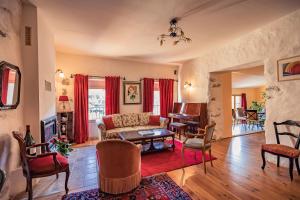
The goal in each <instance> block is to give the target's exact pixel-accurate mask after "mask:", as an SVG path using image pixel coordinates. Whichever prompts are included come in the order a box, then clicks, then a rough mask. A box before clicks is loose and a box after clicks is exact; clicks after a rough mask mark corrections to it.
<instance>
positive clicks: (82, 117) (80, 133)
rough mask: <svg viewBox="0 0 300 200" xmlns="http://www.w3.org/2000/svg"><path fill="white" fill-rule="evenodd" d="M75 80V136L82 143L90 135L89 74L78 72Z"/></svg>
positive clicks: (78, 142)
mask: <svg viewBox="0 0 300 200" xmlns="http://www.w3.org/2000/svg"><path fill="white" fill-rule="evenodd" d="M74 81H75V83H74V137H75V142H76V143H77V144H80V143H84V142H85V141H87V140H88V137H89V128H88V125H89V121H88V76H84V75H80V74H76V75H75V80H74Z"/></svg>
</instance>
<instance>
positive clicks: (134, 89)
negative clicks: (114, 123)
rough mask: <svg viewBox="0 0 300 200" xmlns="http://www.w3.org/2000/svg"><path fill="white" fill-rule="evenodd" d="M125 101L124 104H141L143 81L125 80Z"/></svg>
mask: <svg viewBox="0 0 300 200" xmlns="http://www.w3.org/2000/svg"><path fill="white" fill-rule="evenodd" d="M123 102H124V104H141V103H142V95H141V82H136V81H124V82H123Z"/></svg>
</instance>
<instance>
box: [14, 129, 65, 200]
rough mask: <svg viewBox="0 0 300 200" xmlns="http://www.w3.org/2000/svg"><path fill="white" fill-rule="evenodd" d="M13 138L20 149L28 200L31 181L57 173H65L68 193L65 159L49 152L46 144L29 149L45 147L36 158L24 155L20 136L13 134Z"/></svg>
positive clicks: (23, 142) (24, 149)
mask: <svg viewBox="0 0 300 200" xmlns="http://www.w3.org/2000/svg"><path fill="white" fill-rule="evenodd" d="M13 136H14V138H15V139H16V140H17V141H18V143H19V147H20V157H21V163H22V168H23V175H24V177H25V178H26V181H27V186H26V192H27V191H28V199H29V200H31V199H32V196H33V195H32V179H33V178H41V177H46V176H51V175H54V174H56V177H58V173H61V172H65V173H66V180H65V190H66V193H68V191H69V189H68V179H69V175H70V170H69V163H68V160H67V158H65V157H63V156H62V155H60V154H59V153H56V152H50V149H49V144H48V143H41V144H35V145H33V146H31V147H45V148H46V152H45V153H42V154H38V155H36V156H30V155H28V154H27V153H26V145H25V141H24V140H23V137H22V134H20V133H18V132H13Z"/></svg>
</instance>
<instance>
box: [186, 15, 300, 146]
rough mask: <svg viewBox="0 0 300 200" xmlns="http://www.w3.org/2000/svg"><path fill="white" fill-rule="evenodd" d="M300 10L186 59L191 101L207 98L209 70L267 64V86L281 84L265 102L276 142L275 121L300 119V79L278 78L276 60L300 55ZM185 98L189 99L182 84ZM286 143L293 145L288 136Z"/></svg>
mask: <svg viewBox="0 0 300 200" xmlns="http://www.w3.org/2000/svg"><path fill="white" fill-rule="evenodd" d="M299 32H300V10H297V11H296V12H294V13H292V14H290V15H288V16H285V17H283V18H280V19H278V20H277V21H274V22H273V23H271V24H268V25H266V26H264V27H262V28H260V29H257V30H255V31H253V32H251V33H249V34H247V35H245V36H243V37H241V38H238V39H236V40H234V41H232V42H230V43H228V44H227V45H225V46H223V47H220V48H216V49H214V50H212V51H209V52H207V53H206V54H203V55H199V58H198V59H194V60H191V61H188V62H186V63H184V65H183V66H182V70H181V74H180V79H181V83H184V81H191V82H192V84H193V85H194V90H193V95H192V99H191V100H192V101H199V102H208V100H209V99H208V96H209V95H208V94H209V91H208V85H209V72H214V71H221V70H227V69H230V68H231V67H236V66H246V65H249V64H251V63H252V65H250V66H253V65H254V63H255V64H260V65H264V67H265V71H264V75H265V78H266V81H267V84H266V87H269V86H278V87H279V88H280V92H273V94H272V96H273V98H271V99H269V100H268V101H267V104H266V110H267V113H266V114H267V119H266V141H267V143H274V142H275V136H274V130H273V129H274V128H273V125H272V123H273V122H274V121H283V120H287V119H293V120H298V121H299V120H300V106H299V98H300V80H294V81H285V82H278V81H277V60H278V59H281V58H287V57H291V56H296V55H300V34H299ZM180 88H181V93H182V95H183V96H182V98H183V100H185V99H187V96H186V95H185V93H184V89H183V85H182V84H181V87H180ZM283 143H285V144H289V145H292V143H293V142H292V140H291V139H289V138H286V139H285V140H284V141H283Z"/></svg>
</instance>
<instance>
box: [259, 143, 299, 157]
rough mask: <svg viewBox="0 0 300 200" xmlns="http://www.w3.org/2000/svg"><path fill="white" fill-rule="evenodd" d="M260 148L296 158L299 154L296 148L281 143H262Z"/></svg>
mask: <svg viewBox="0 0 300 200" xmlns="http://www.w3.org/2000/svg"><path fill="white" fill-rule="evenodd" d="M262 150H264V151H267V152H270V153H274V154H279V155H283V156H287V157H290V158H296V157H299V155H300V151H299V150H298V149H295V148H293V147H289V146H286V145H282V144H263V145H262Z"/></svg>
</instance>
